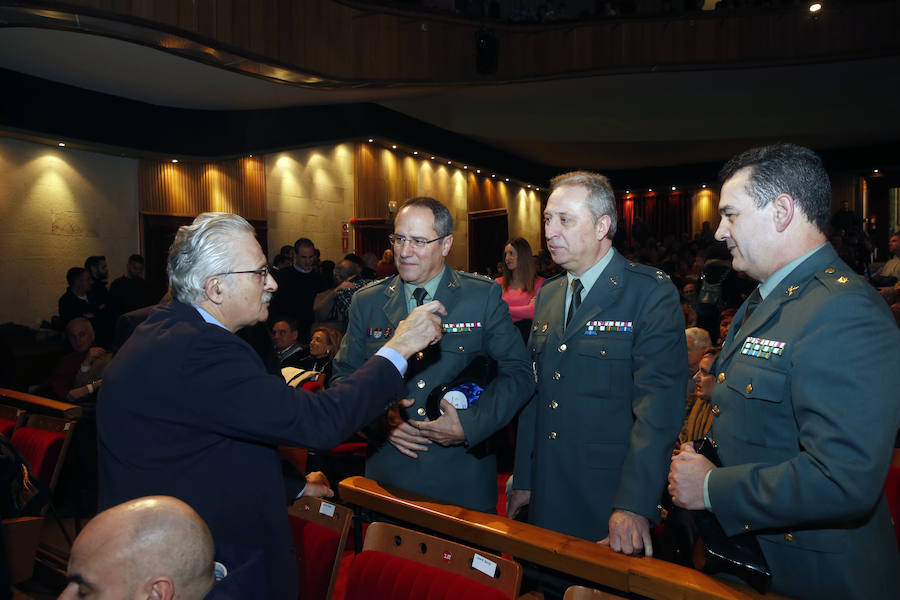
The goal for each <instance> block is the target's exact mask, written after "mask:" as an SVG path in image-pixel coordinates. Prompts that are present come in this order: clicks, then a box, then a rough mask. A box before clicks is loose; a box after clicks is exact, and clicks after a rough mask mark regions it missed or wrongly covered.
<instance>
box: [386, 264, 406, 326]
mask: <svg viewBox="0 0 900 600" xmlns="http://www.w3.org/2000/svg"><path fill="white" fill-rule="evenodd" d="M384 296H385V302H384V316H385V317H386V318H387V320H388V322H389V323H390V324H391V325H393V326H394V327H396V326H397V324H398V323H399V322H400V321H402V320H403V319H405V318H406V317H407V316H408V315H409V309H408V308H407V306H406V294H405V293H404V292H403V280H402V279H400V276H399V275H396V276H395V277H394V279H393V281H391V283H390V284H389V285H388V286H387V287H385V288H384Z"/></svg>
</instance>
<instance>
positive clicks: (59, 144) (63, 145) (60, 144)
mask: <svg viewBox="0 0 900 600" xmlns="http://www.w3.org/2000/svg"><path fill="white" fill-rule="evenodd" d="M57 146H59V147H60V148H65V147H66V143H65V142H60V143H58V144H57ZM876 172H877V171H876Z"/></svg>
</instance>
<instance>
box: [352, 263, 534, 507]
mask: <svg viewBox="0 0 900 600" xmlns="http://www.w3.org/2000/svg"><path fill="white" fill-rule="evenodd" d="M500 295H501V287H500V285H499V284H497V283H495V282H493V281H491V280H489V279H485V278H484V277H481V276H478V275H470V274H468V273H461V272H458V271H454V270H452V269H450V268H449V267H446V266H445V267H444V274H443V277H442V278H441V282H440V284H439V285H438V291H437V293H436V294H435V298H434V299H435V300H439V301H440V302H441V303H442V304H443V305H444V307H445V308H446V309H447V316H445V317H441V319H442V322H443V324H444V334H443V338H442V339H441V341H440V343H439V344H438V346H437V347H433V348H431V349H429V350H426V352H425V358H424V360H421V361H419V360H417V359H416V358H413V359H412V360H410V363H409V371H408V372H407V376H406V377H407V380H408V397H411V398H415V401H416V402H415V405H414V406H412V407H411V408H408V409H406V413H407V415H408V416H409V417H410V418H413V419H424V418H425V401H426V399H427V398H428V394H429V393H430V392H431V390H432V389H433V388H435V387H437V386H440V385H443V384H445V383H449V382H451V381H453V380H454V379H455V378H456V377H457V376H458V375H459V374H460V373H461V372H462V371H463V370H464V369H465V368H466V367H467V366H468V365H469V364H470V363H471V362H472V360H473V359H475V358H476V357H478V356H486V357H490V358H493V359H495V360H496V361H497V367H498V368H497V371H498V372H497V375H496V377H494V379H493V380H492V381H491V383H490V384H489V385H488V386H487V387H486V388H485V390H484V392H483V393H482V395H481V397H480V398H479V399H478V401H477V403H476V404H475V405H474V406H471V407H469V408H467V409H465V410H459V411H458V414H459V420H460V422H461V424H462V427H463V431H464V432H465V434H466V440H467V444H466V445H465V446H453V447H443V446H439V445H437V444H432V445H431V446H429V448H428V451H426V452H419V453H418V455H419V458H417V459H415V458H409V457H407V456H405V455H403V454H401V453H400V452H399V451H398V450H397V449H396V448H394V447H393V446H392V445H391V444H390V443H384V444H381V445H379V446H377V447H376V448H374V449H373V448H372V447H371V445H370V456H369V457H368V458H367V460H366V476H368V477H371V478H373V479H376V480H377V481H379V482H381V483H383V484H388V485H394V486H397V487H400V488H403V489H406V490H410V491H413V492H417V493H420V494H426V495H428V496H433V497H435V498H439V499H441V500H445V501H447V502H450V503H452V504H456V505H459V506H464V507H466V508H472V509H475V510H480V511H485V512H494V511H495V510H496V505H497V464H496V458H495V456H494V455H493V454H492V453H489V452H488V453H485V452H483V450H484V446H483V445H482V446H479V444H481V442H484V441H485V440H486V439H487V438H488V437H490V435H491V434H493V433H494V432H495V431H497V430H498V429H500V428H501V427H503V426H504V425H506V424H507V423H508V422H509V421H510V420H511V419H512V418H513V416H514V415H515V414H516V412H517V411H518V410H519V409H520V408H521V407H522V405H523V404H524V403H525V402H527V401H528V398H529V397H530V396H531V393H532V391H533V390H534V380H533V379H532V375H531V368H530V366H529V363H528V355H527V353H526V352H525V347H524V346H523V344H522V338H521V335H520V334H519V332H518V330H517V329H516V328H515V326H514V325H513V324H512V319H511V318H510V316H509V308H508V307H507V305H506V303H505V302H503V300H502V299H501V298H500ZM408 314H409V310H408V308H407V304H406V297H405V295H404V291H403V281H402V280H401V279H400V277H399V276H395V277H392V278H388V279H383V280H381V281H378V282H375V283H372V284H370V285H368V286H366V287H365V288H363V289H361V290H360V291H358V292H357V293H356V294H355V295H354V296H353V303H352V305H351V307H350V322H349V325H348V328H347V334H346V335H345V336H344V339H343V341H342V343H341V348H340V350H339V351H338V354H337V356H336V357H335V360H334V375H335V377H343V376H346V375H349V374H350V373H352V372H353V371H354V370H355V369H356V368H357V367H359V366H360V365H362V364H363V363H364V362H365V361H366V359H367V358H369V357H370V356H371V355H372V354H374V353H375V352H376V351H377V350H378V349H379V348H380V347H381V346H382V345H384V343H385V341H386V339H388V338H389V337H390V335H391V333H392V332H393V330H394V328H396V327H397V324H398V323H400V321H402V320H403V319H405V318H406V317H407V316H408ZM373 450H374V451H373Z"/></svg>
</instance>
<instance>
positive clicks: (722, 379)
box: [716, 372, 725, 383]
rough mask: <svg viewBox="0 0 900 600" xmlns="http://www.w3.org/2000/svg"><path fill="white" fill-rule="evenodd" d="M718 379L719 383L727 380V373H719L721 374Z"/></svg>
mask: <svg viewBox="0 0 900 600" xmlns="http://www.w3.org/2000/svg"><path fill="white" fill-rule="evenodd" d="M716 381H718V382H719V383H723V382H724V381H725V373H724V372H723V373H719V376H718V377H716Z"/></svg>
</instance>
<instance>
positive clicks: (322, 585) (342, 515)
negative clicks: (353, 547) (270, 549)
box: [288, 496, 353, 600]
mask: <svg viewBox="0 0 900 600" xmlns="http://www.w3.org/2000/svg"><path fill="white" fill-rule="evenodd" d="M288 516H289V520H290V523H291V533H292V534H293V537H294V548H295V549H296V553H297V571H298V576H299V584H300V597H301V598H304V599H305V600H328V599H329V598H331V593H332V591H333V590H334V583H335V581H336V580H337V574H338V569H339V567H340V565H341V557H342V556H343V554H344V547H345V546H346V544H347V536H348V534H349V532H350V523H351V521H352V520H353V511H352V510H350V509H349V508H347V507H346V506H341V505H340V504H335V503H332V502H328V501H327V500H322V499H320V498H309V497H306V496H304V497H302V498H300V499H299V500H297V501H296V502H294V503H293V504H292V505H291V507H290V508H289V509H288Z"/></svg>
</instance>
